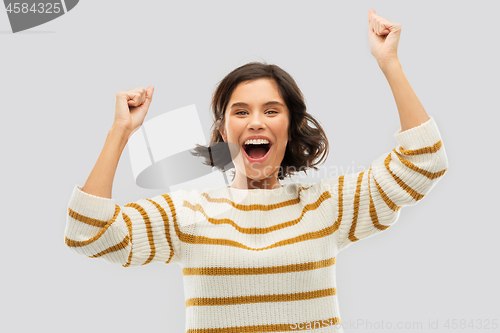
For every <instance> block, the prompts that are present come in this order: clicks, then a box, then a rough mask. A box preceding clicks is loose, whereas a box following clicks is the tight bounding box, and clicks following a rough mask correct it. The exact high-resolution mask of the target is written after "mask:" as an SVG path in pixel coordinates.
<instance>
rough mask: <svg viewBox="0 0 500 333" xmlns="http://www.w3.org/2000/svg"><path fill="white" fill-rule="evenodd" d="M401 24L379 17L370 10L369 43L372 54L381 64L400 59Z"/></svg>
mask: <svg viewBox="0 0 500 333" xmlns="http://www.w3.org/2000/svg"><path fill="white" fill-rule="evenodd" d="M400 35H401V24H399V23H397V22H393V21H390V20H388V19H386V18H384V17H382V16H378V15H377V14H376V13H375V10H374V9H371V8H370V9H369V10H368V41H369V43H370V52H371V54H373V56H374V57H375V59H377V62H378V63H379V64H380V63H382V62H385V61H391V60H394V59H398V43H399V36H400Z"/></svg>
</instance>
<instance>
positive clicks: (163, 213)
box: [64, 86, 180, 267]
mask: <svg viewBox="0 0 500 333" xmlns="http://www.w3.org/2000/svg"><path fill="white" fill-rule="evenodd" d="M152 93H153V87H152V86H150V87H148V89H147V90H145V89H143V88H137V89H133V90H129V91H124V92H118V93H117V94H116V109H115V121H114V123H113V125H112V127H111V129H110V131H109V132H108V136H107V138H106V142H105V144H104V148H103V150H102V152H101V154H100V156H99V158H98V160H97V162H96V164H95V166H94V168H93V169H92V172H91V173H90V175H89V177H88V179H87V181H86V182H85V186H84V187H83V188H82V187H80V186H75V187H74V189H73V193H72V194H71V198H70V200H69V204H68V215H67V221H66V228H65V231H64V241H65V244H66V245H67V246H68V247H69V248H70V249H71V250H73V251H75V252H77V253H79V254H82V255H85V256H87V257H90V258H102V259H103V260H105V261H108V262H110V263H115V264H120V265H122V266H124V267H129V266H137V265H144V264H148V263H151V262H164V263H171V262H175V261H176V260H178V256H175V254H176V253H178V252H179V251H178V250H179V247H180V244H179V243H180V242H179V239H178V238H177V237H176V234H175V227H174V226H175V225H176V221H177V217H176V216H177V214H176V213H175V203H174V201H176V199H175V198H173V197H171V196H170V195H168V194H164V195H159V196H156V197H154V198H152V199H140V200H138V201H137V202H132V203H129V204H126V205H124V206H118V205H117V204H116V203H115V200H114V199H112V198H111V190H112V186H113V178H114V175H115V172H116V167H117V165H118V161H119V159H120V156H121V153H122V151H123V148H124V147H125V145H126V143H127V141H128V138H129V137H130V135H131V134H132V133H133V132H135V131H136V130H137V129H138V128H139V127H140V126H141V124H142V122H143V120H144V117H145V116H146V113H147V110H148V107H149V105H150V103H151V98H152ZM177 204H178V203H177Z"/></svg>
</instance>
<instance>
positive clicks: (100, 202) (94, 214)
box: [68, 185, 116, 221]
mask: <svg viewBox="0 0 500 333" xmlns="http://www.w3.org/2000/svg"><path fill="white" fill-rule="evenodd" d="M68 207H69V208H70V209H72V210H73V211H75V212H77V213H79V214H81V215H84V216H87V217H90V218H94V219H98V220H102V221H109V220H111V219H112V218H113V216H114V214H115V208H116V201H115V199H109V198H102V197H98V196H95V195H92V194H89V193H86V192H83V191H82V187H81V186H79V185H75V187H74V188H73V193H72V194H71V197H70V199H69V204H68Z"/></svg>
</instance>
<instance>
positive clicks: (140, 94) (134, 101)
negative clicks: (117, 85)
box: [113, 86, 154, 137]
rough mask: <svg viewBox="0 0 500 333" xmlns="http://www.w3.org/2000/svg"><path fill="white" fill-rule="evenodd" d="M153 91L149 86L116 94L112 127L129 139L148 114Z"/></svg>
mask: <svg viewBox="0 0 500 333" xmlns="http://www.w3.org/2000/svg"><path fill="white" fill-rule="evenodd" d="M153 91H154V87H153V86H149V87H148V88H147V89H144V88H142V87H141V88H135V89H131V90H127V91H119V92H117V93H116V107H115V119H114V122H113V126H115V127H118V128H121V129H123V130H125V131H126V132H127V133H128V135H129V137H130V135H132V134H133V133H134V132H135V131H137V130H138V129H139V127H141V125H142V123H143V122H144V118H145V117H146V114H147V113H148V109H149V105H150V104H151V99H152V98H153Z"/></svg>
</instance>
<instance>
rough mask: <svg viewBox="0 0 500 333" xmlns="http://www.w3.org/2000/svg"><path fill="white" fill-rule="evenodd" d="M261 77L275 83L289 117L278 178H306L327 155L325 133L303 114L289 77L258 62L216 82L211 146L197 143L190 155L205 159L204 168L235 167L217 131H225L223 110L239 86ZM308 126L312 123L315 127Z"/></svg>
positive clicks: (301, 99) (300, 98)
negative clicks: (300, 174) (307, 170)
mask: <svg viewBox="0 0 500 333" xmlns="http://www.w3.org/2000/svg"><path fill="white" fill-rule="evenodd" d="M263 78H267V79H272V80H274V81H275V82H276V84H277V85H278V90H279V93H280V95H281V97H282V98H283V100H284V101H285V103H286V106H287V107H288V110H289V115H290V122H289V123H290V125H289V128H288V135H289V137H291V140H290V141H288V143H287V146H286V150H285V155H284V157H283V160H282V161H281V166H280V170H279V172H278V179H284V178H285V177H290V176H291V175H293V174H295V173H296V172H300V171H304V173H305V174H306V175H307V172H306V169H308V168H312V169H315V170H318V168H317V167H315V165H318V164H320V163H322V162H324V160H325V159H326V157H327V156H328V152H329V145H328V139H327V137H326V134H325V131H324V130H323V128H322V127H321V125H320V124H319V122H318V121H317V120H316V119H315V118H314V117H313V116H312V115H311V114H309V113H308V112H307V111H306V104H305V101H304V96H303V95H302V91H300V89H299V87H298V86H297V83H296V82H295V80H294V79H293V78H292V77H291V76H290V74H288V73H287V72H285V71H284V70H283V69H281V68H280V67H278V66H276V65H273V64H267V63H260V62H251V63H248V64H246V65H243V66H241V67H238V68H236V69H235V70H233V71H232V72H231V73H229V74H228V75H226V77H224V78H223V79H222V80H221V81H220V82H219V84H218V86H217V88H216V89H215V92H214V94H213V95H212V103H211V109H212V112H213V115H214V117H215V120H214V123H213V124H212V127H211V131H212V137H211V139H210V145H209V146H202V145H198V144H197V145H196V148H194V151H191V154H192V155H195V156H199V157H200V156H201V157H204V158H205V161H204V162H203V163H204V164H205V165H209V166H212V167H215V168H216V169H218V170H220V171H227V170H228V169H231V168H234V164H233V163H232V159H231V154H230V150H229V147H228V146H227V144H223V143H224V140H223V139H222V136H221V134H220V132H219V130H220V129H222V128H224V124H225V113H226V108H227V106H228V103H229V100H230V98H231V95H232V93H233V91H234V89H235V88H236V87H237V86H238V84H240V83H242V82H246V81H252V80H257V79H263ZM309 123H312V124H313V125H314V127H312V126H310V125H309ZM316 160H317V161H316ZM233 180H234V174H233Z"/></svg>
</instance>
